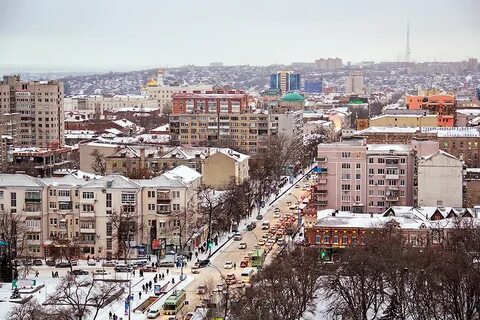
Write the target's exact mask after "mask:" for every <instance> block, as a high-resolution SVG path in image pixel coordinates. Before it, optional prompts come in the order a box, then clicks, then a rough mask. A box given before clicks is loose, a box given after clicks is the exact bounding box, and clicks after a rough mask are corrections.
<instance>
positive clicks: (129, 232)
mask: <svg viewBox="0 0 480 320" xmlns="http://www.w3.org/2000/svg"><path fill="white" fill-rule="evenodd" d="M108 222H109V223H110V224H111V225H112V239H115V240H116V242H117V246H118V247H117V259H120V257H123V259H124V260H125V263H127V262H128V258H129V257H130V253H131V251H132V246H131V243H132V241H134V240H135V237H136V235H137V232H139V231H141V230H143V226H141V225H139V223H138V221H137V215H136V214H135V210H130V209H128V210H124V209H123V208H122V209H121V210H119V211H118V210H116V209H113V210H112V213H111V214H110V215H109V217H108Z"/></svg>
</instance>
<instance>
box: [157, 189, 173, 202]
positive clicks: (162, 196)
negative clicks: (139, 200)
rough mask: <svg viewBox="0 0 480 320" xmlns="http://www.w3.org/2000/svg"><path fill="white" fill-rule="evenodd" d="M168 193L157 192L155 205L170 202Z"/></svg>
mask: <svg viewBox="0 0 480 320" xmlns="http://www.w3.org/2000/svg"><path fill="white" fill-rule="evenodd" d="M171 200H172V199H170V191H159V192H157V203H165V202H170V201H171Z"/></svg>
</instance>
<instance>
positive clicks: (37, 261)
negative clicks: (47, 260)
mask: <svg viewBox="0 0 480 320" xmlns="http://www.w3.org/2000/svg"><path fill="white" fill-rule="evenodd" d="M33 265H34V266H43V262H42V259H34V260H33Z"/></svg>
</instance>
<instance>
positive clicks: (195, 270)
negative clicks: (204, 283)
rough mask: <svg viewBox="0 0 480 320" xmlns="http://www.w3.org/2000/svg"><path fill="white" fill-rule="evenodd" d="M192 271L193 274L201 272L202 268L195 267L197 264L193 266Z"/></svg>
mask: <svg viewBox="0 0 480 320" xmlns="http://www.w3.org/2000/svg"><path fill="white" fill-rule="evenodd" d="M191 271H192V274H199V273H200V270H199V269H198V267H195V265H194V266H192V269H191Z"/></svg>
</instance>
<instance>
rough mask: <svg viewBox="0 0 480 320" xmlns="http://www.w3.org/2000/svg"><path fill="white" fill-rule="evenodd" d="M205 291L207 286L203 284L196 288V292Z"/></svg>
mask: <svg viewBox="0 0 480 320" xmlns="http://www.w3.org/2000/svg"><path fill="white" fill-rule="evenodd" d="M206 291H207V287H206V286H204V285H200V286H198V288H197V294H204V293H205V292H206Z"/></svg>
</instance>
